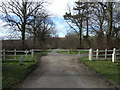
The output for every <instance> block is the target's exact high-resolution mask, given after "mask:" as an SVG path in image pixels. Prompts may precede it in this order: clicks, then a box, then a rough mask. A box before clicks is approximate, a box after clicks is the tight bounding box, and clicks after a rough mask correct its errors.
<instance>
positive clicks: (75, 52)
mask: <svg viewBox="0 0 120 90" xmlns="http://www.w3.org/2000/svg"><path fill="white" fill-rule="evenodd" d="M58 53H61V54H78V53H81V54H83V53H88V51H80V52H79V51H70V52H69V53H68V51H58Z"/></svg>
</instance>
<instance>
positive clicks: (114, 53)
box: [112, 48, 116, 62]
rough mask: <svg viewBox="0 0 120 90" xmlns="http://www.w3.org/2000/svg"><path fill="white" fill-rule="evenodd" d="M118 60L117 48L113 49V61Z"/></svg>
mask: <svg viewBox="0 0 120 90" xmlns="http://www.w3.org/2000/svg"><path fill="white" fill-rule="evenodd" d="M115 61H116V49H115V48H114V49H113V54H112V62H115Z"/></svg>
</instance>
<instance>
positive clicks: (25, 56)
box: [25, 49, 28, 61]
mask: <svg viewBox="0 0 120 90" xmlns="http://www.w3.org/2000/svg"><path fill="white" fill-rule="evenodd" d="M25 52H26V54H25V57H26V61H27V55H28V51H27V49H26V51H25Z"/></svg>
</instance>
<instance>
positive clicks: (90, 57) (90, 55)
mask: <svg viewBox="0 0 120 90" xmlns="http://www.w3.org/2000/svg"><path fill="white" fill-rule="evenodd" d="M89 60H90V61H92V49H90V50H89Z"/></svg>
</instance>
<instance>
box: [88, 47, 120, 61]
mask: <svg viewBox="0 0 120 90" xmlns="http://www.w3.org/2000/svg"><path fill="white" fill-rule="evenodd" d="M101 53H102V54H101ZM100 59H102V60H112V62H117V61H119V60H120V50H116V49H115V48H114V49H113V50H107V49H105V50H99V49H97V50H93V49H90V50H89V60H90V61H92V60H100Z"/></svg>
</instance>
